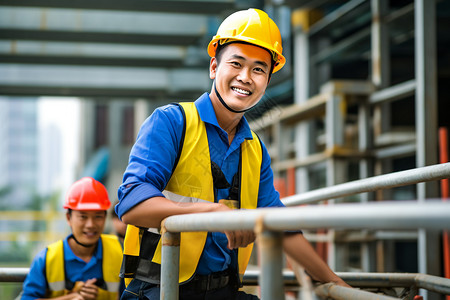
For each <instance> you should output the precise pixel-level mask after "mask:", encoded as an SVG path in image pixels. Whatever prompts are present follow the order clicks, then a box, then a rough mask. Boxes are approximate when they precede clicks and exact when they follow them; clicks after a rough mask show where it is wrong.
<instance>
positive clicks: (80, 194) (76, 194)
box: [63, 177, 111, 210]
mask: <svg viewBox="0 0 450 300" xmlns="http://www.w3.org/2000/svg"><path fill="white" fill-rule="evenodd" d="M110 206H111V202H110V201H109V197H108V192H107V191H106V188H105V186H104V185H103V184H101V183H100V182H98V181H97V180H95V179H94V178H91V177H84V178H81V179H80V180H78V181H76V182H75V183H74V184H72V186H71V187H70V189H69V191H68V192H67V195H66V202H65V203H64V206H63V207H64V208H70V209H73V210H108V209H109V207H110Z"/></svg>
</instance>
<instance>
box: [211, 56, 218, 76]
mask: <svg viewBox="0 0 450 300" xmlns="http://www.w3.org/2000/svg"><path fill="white" fill-rule="evenodd" d="M216 70H217V59H216V58H215V57H211V60H210V62H209V78H210V79H215V78H216Z"/></svg>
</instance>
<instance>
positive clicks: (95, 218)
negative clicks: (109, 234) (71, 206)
mask: <svg viewBox="0 0 450 300" xmlns="http://www.w3.org/2000/svg"><path fill="white" fill-rule="evenodd" d="M66 217H67V223H68V224H69V226H70V227H71V228H72V233H73V235H74V236H75V238H76V239H77V241H79V242H80V243H82V244H85V245H94V244H96V243H97V241H98V239H99V238H100V234H102V232H103V228H104V227H105V221H106V213H105V211H94V210H73V211H72V213H71V214H69V213H67V215H66Z"/></svg>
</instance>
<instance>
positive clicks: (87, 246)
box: [70, 234, 95, 248]
mask: <svg viewBox="0 0 450 300" xmlns="http://www.w3.org/2000/svg"><path fill="white" fill-rule="evenodd" d="M70 237H71V238H73V240H74V241H75V243H77V244H78V245H80V246H83V247H85V248H91V247H93V246H95V244H93V245H86V244H83V243H80V242H79V241H78V240H77V239H76V238H75V236H74V235H73V234H72V235H71V236H70Z"/></svg>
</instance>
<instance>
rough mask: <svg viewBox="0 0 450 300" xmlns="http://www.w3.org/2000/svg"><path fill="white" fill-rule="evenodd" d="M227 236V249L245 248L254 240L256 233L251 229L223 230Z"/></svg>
mask: <svg viewBox="0 0 450 300" xmlns="http://www.w3.org/2000/svg"><path fill="white" fill-rule="evenodd" d="M224 233H225V235H226V236H227V238H228V245H227V247H228V249H230V250H233V249H237V248H239V247H242V248H245V247H247V246H248V245H249V244H251V243H253V242H254V241H255V238H256V235H255V233H254V232H253V231H251V230H236V231H225V232H224Z"/></svg>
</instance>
